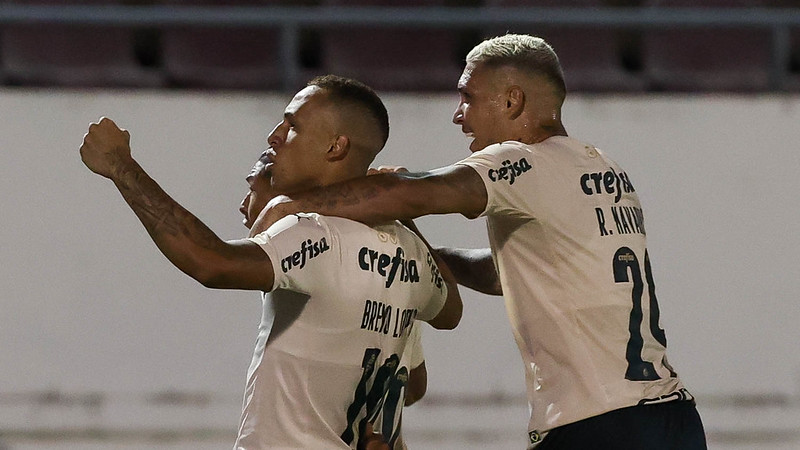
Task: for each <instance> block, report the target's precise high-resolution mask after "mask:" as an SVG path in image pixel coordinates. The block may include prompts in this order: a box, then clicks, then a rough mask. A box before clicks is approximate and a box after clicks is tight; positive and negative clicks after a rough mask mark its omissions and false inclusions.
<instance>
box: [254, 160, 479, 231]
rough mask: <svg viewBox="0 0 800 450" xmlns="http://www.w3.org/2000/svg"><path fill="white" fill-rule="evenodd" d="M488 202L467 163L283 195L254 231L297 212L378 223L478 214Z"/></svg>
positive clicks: (374, 177) (268, 208) (260, 218)
mask: <svg viewBox="0 0 800 450" xmlns="http://www.w3.org/2000/svg"><path fill="white" fill-rule="evenodd" d="M486 201H487V195H486V188H485V187H484V185H483V181H482V180H481V178H480V175H478V173H477V172H475V171H474V170H473V169H471V168H469V167H467V166H462V165H452V166H447V167H443V168H441V169H436V170H432V171H430V172H422V173H381V174H377V175H371V176H368V177H360V178H354V179H351V180H347V181H344V182H341V183H336V184H333V185H330V186H326V187H323V188H319V189H315V190H313V191H306V192H303V193H299V194H295V195H292V196H291V197H287V196H278V197H276V198H275V199H273V201H271V202H270V203H269V204H268V205H267V208H266V209H264V211H262V213H261V215H260V216H259V218H258V220H256V223H255V225H254V226H253V229H252V230H251V235H255V234H258V233H260V232H262V231H264V230H265V229H267V228H269V226H270V225H272V224H273V223H275V222H276V221H277V220H278V219H280V218H281V217H284V216H286V215H288V214H294V213H297V212H310V211H313V212H317V213H319V214H322V215H327V216H339V217H346V218H348V219H352V220H357V221H359V222H362V223H366V224H369V225H374V224H378V223H386V222H390V221H392V220H403V219H413V218H416V217H419V216H424V215H428V214H449V213H460V214H463V215H464V216H466V217H468V218H475V217H477V216H478V215H480V213H481V212H483V210H484V209H485V208H486Z"/></svg>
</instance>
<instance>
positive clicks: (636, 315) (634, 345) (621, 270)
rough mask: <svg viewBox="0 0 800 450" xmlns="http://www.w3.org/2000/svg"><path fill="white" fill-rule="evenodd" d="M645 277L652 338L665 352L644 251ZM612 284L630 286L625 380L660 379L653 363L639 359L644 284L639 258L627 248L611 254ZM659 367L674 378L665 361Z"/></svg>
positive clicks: (654, 293) (646, 256)
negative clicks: (630, 306) (631, 288)
mask: <svg viewBox="0 0 800 450" xmlns="http://www.w3.org/2000/svg"><path fill="white" fill-rule="evenodd" d="M644 275H645V277H646V280H647V288H648V298H649V299H650V317H649V321H650V333H651V335H652V337H653V338H654V339H655V340H656V341H657V342H658V343H659V344H661V346H662V347H664V348H667V336H666V335H665V334H664V330H663V329H661V327H659V326H658V320H659V311H658V302H657V301H656V285H655V283H654V282H653V272H652V270H651V269H650V257H649V256H648V254H647V250H645V252H644ZM614 281H615V282H617V283H629V282H631V281H632V282H633V291H632V292H631V300H632V302H633V308H632V309H631V316H630V320H629V322H628V331H629V332H630V336H631V337H630V339H628V346H627V348H626V350H625V359H626V360H627V361H628V369H627V370H626V371H625V379H627V380H631V381H649V380H658V379H660V378H661V377H660V376H659V375H658V373H656V369H655V367H654V366H653V363H652V362H650V361H645V360H643V359H642V349H643V348H644V337H643V336H642V321H643V320H644V313H643V312H642V294H643V293H644V280H642V270H641V268H640V265H639V258H638V257H637V256H636V254H635V253H634V252H633V250H631V249H630V248H628V247H621V248H620V249H619V250H617V253H615V254H614ZM661 363H662V364H663V365H664V367H666V368H667V369H668V370H669V371H670V376H672V377H676V376H677V374H676V373H675V371H674V370H672V367H670V366H669V364H668V363H667V361H666V358H664V359H663V360H662V361H661Z"/></svg>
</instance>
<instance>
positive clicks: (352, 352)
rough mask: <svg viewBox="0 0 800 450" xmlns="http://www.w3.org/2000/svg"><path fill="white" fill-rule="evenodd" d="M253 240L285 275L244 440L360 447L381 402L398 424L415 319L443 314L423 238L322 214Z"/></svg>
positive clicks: (267, 311)
mask: <svg viewBox="0 0 800 450" xmlns="http://www.w3.org/2000/svg"><path fill="white" fill-rule="evenodd" d="M255 240H256V242H258V243H259V244H260V245H261V246H262V248H264V250H265V251H266V252H267V254H268V255H269V256H270V259H271V260H272V262H273V267H274V268H275V272H276V281H275V290H273V292H272V293H271V294H268V295H266V296H265V298H264V316H263V318H262V324H261V327H260V330H259V338H258V342H257V345H256V351H255V354H254V356H253V361H252V363H251V366H250V369H249V371H248V381H247V391H246V393H245V401H244V407H243V414H242V422H241V425H240V431H239V438H238V439H237V448H247V449H250V448H267V447H270V448H275V447H284V448H337V446H338V447H339V448H351V447H353V448H354V446H355V444H356V441H357V439H358V435H359V422H360V421H361V420H362V419H364V418H365V417H369V418H372V416H374V415H376V414H377V413H378V412H380V411H382V412H383V414H384V422H387V423H390V424H391V423H392V422H394V424H393V425H394V426H391V425H390V426H389V428H388V429H389V430H390V431H393V430H394V429H395V428H396V425H397V423H396V422H397V421H398V420H399V415H400V409H401V408H402V400H403V386H404V384H405V381H406V379H407V374H408V368H404V367H400V365H399V360H400V357H401V355H402V352H403V348H404V347H405V343H406V340H407V337H408V335H409V333H410V331H411V327H412V326H413V325H414V319H421V320H426V319H430V318H432V317H433V316H435V315H436V314H437V313H438V311H439V310H440V309H441V306H442V304H443V302H444V298H445V295H446V287H444V283H443V281H442V280H441V277H440V276H439V275H438V268H436V266H435V264H434V263H433V261H432V259H431V258H430V255H429V253H428V250H427V248H426V247H425V245H424V243H422V241H421V240H419V238H417V237H416V236H415V235H414V234H413V233H412V232H410V231H409V230H408V229H406V228H405V227H403V226H402V225H400V224H391V225H386V226H382V227H376V228H370V227H367V226H365V225H363V224H360V223H357V222H353V221H349V220H346V219H340V218H334V217H321V216H318V215H316V214H301V215H298V216H289V217H287V218H284V219H283V220H281V221H279V222H278V223H276V224H275V225H274V226H273V227H271V228H270V229H269V230H267V232H265V234H262V235H260V236H259V237H257V238H256V239H255ZM392 414H394V415H395V416H396V418H397V419H398V420H391V419H392ZM387 417H388V420H387ZM391 434H392V433H390V434H389V435H388V436H387V439H390V438H391Z"/></svg>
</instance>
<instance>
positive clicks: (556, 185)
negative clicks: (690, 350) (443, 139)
mask: <svg viewBox="0 0 800 450" xmlns="http://www.w3.org/2000/svg"><path fill="white" fill-rule="evenodd" d="M457 164H463V165H466V166H469V167H472V168H473V169H475V170H476V171H477V172H478V173H479V174H480V176H481V178H482V179H483V182H484V183H485V185H486V192H487V194H488V201H487V205H486V210H485V211H484V212H483V214H482V215H484V216H486V217H487V225H488V228H489V241H490V244H491V247H492V255H493V257H494V260H495V264H496V265H497V268H498V271H499V273H500V281H501V284H502V287H503V295H504V296H505V302H506V309H507V312H508V316H509V320H510V322H511V327H512V330H513V332H514V337H515V339H516V342H517V345H518V346H519V350H520V352H521V354H522V359H523V362H524V364H525V375H526V383H527V393H528V402H529V406H530V408H531V417H530V423H529V434H530V438H531V442H532V443H535V442H536V441H538V440H539V439H540V438H541V433H542V432H545V431H547V430H550V429H552V428H554V427H558V426H561V425H565V424H568V423H572V422H576V421H578V420H582V419H585V418H588V417H592V416H596V415H599V414H602V413H605V412H607V411H611V410H615V409H619V408H622V407H627V406H632V405H637V404H640V403H647V402H657V401H666V400H671V399H683V398H687V396H688V393H686V392H685V390H684V389H683V386H682V384H681V381H680V380H679V378H678V376H677V374H676V373H675V372H674V371H673V370H672V369H671V368H670V366H669V364H668V363H667V359H666V354H665V352H666V338H665V336H664V331H663V330H662V329H661V327H660V324H659V311H658V305H657V303H656V296H655V285H654V283H653V277H652V272H651V270H650V261H649V257H648V254H647V247H646V239H645V221H644V214H643V213H642V207H641V205H640V204H639V198H638V196H637V194H636V192H635V190H634V188H633V185H632V184H631V182H630V179H629V178H628V175H627V174H626V173H625V172H624V171H623V170H622V169H621V168H620V167H619V166H618V165H617V164H616V163H615V162H614V161H612V160H610V159H609V158H607V157H606V156H605V155H604V154H603V153H602V152H601V151H599V150H598V149H597V148H595V147H593V146H591V145H587V144H584V143H582V142H579V141H577V140H575V139H572V138H569V137H564V136H557V137H551V138H549V139H547V140H545V141H544V142H541V143H538V144H534V145H525V144H522V143H519V142H503V143H501V144H495V145H491V146H489V147H487V148H485V149H483V150H481V151H478V152H475V153H473V154H472V155H471V156H470V157H468V158H466V159H465V160H463V161H461V162H459V163H457Z"/></svg>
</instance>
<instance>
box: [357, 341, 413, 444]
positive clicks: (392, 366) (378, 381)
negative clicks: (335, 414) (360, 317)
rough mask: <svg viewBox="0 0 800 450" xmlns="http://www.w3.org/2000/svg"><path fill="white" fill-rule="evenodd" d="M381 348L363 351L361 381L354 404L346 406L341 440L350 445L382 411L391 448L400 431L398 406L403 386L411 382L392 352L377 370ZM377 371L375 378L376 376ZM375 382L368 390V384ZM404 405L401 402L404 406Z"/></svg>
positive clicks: (382, 430)
mask: <svg viewBox="0 0 800 450" xmlns="http://www.w3.org/2000/svg"><path fill="white" fill-rule="evenodd" d="M380 353H381V350H380V349H378V348H368V349H367V350H366V351H365V352H364V359H363V361H362V363H361V367H362V369H363V371H362V372H361V380H359V382H358V386H356V391H355V394H354V395H353V403H351V404H350V406H349V407H348V408H347V428H345V430H344V432H343V433H342V435H341V438H342V440H343V441H344V442H345V443H347V444H348V445H352V444H353V442H354V441H355V440H356V439H358V437H359V436H361V433H362V431H363V430H364V427H365V426H366V424H367V422H368V421H369V422H374V421H375V419H376V418H377V417H378V415H379V414H380V413H381V412H383V420H382V426H381V429H380V430H379V431H380V432H381V434H382V435H383V436H384V439H387V441H388V443H389V447H393V446H394V442H395V440H397V437H398V435H399V434H400V426H399V425H400V413H401V412H402V411H401V410H398V408H397V405H398V404H401V403H402V400H403V397H404V396H403V389H404V388H405V386H406V383H407V382H408V369H406V368H405V367H398V366H399V365H400V358H399V357H398V356H397V354H393V355H391V356H390V357H388V358H386V360H385V361H384V362H383V365H382V366H380V367H378V369H377V371H376V370H375V364H376V363H377V360H378V356H379V355H380ZM373 374H374V377H373ZM370 381H372V384H371V387H370V388H369V391H368V390H367V386H368V384H369V382H370ZM401 406H402V405H401ZM365 407H366V416H365V417H364V418H363V419H361V420H360V421H359V422H358V427H357V429H354V427H353V426H354V425H355V421H356V418H357V417H358V416H359V413H360V412H361V410H362V409H363V408H365Z"/></svg>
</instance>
